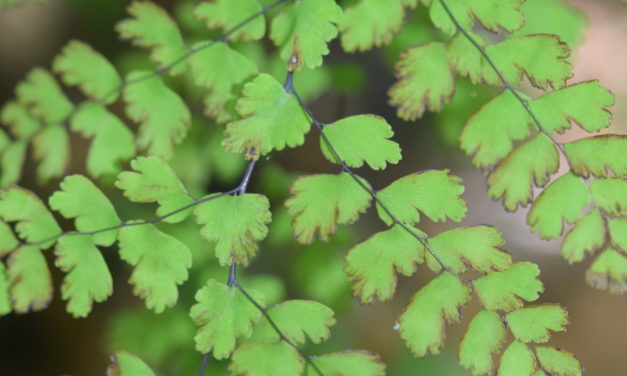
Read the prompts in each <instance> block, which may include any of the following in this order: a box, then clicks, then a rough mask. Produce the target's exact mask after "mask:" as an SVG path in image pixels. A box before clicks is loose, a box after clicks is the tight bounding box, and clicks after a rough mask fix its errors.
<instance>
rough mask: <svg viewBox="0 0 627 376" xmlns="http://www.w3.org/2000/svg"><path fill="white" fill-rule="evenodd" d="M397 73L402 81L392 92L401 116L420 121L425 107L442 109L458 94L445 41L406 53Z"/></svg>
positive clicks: (418, 47)
mask: <svg viewBox="0 0 627 376" xmlns="http://www.w3.org/2000/svg"><path fill="white" fill-rule="evenodd" d="M395 72H396V73H395V74H396V77H397V78H398V79H399V81H398V82H396V83H395V84H394V86H392V88H391V89H390V91H389V93H388V94H389V96H390V104H391V105H393V106H396V107H398V111H397V115H398V116H399V117H400V118H401V119H404V120H416V119H418V118H420V117H422V115H423V114H424V111H425V109H428V110H429V111H441V110H442V107H443V105H444V103H446V102H450V100H451V99H452V98H453V94H454V93H455V79H454V76H453V72H451V69H450V68H449V64H448V57H447V52H446V47H445V45H444V44H442V43H436V42H432V43H428V44H424V45H420V46H416V47H412V48H410V49H408V50H407V51H405V52H403V54H402V55H401V58H400V60H399V62H398V63H397V64H396V69H395Z"/></svg>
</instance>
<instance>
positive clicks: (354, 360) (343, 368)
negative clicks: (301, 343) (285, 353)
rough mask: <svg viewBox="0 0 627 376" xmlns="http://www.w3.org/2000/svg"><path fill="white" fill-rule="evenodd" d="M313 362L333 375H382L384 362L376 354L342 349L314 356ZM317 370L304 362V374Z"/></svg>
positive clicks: (324, 371) (327, 373) (323, 370)
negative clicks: (341, 350)
mask: <svg viewBox="0 0 627 376" xmlns="http://www.w3.org/2000/svg"><path fill="white" fill-rule="evenodd" d="M311 360H312V361H313V362H314V364H315V365H316V366H317V367H318V368H319V369H320V370H321V371H322V372H323V373H324V374H325V375H333V376H351V375H360V376H384V375H385V364H383V363H382V362H381V360H380V359H379V357H378V356H377V355H373V354H370V353H368V352H365V351H343V352H336V353H331V354H324V355H320V356H314V357H312V358H311ZM316 374H317V372H316V371H315V370H314V369H313V368H312V367H311V365H309V364H306V368H305V376H314V375H316Z"/></svg>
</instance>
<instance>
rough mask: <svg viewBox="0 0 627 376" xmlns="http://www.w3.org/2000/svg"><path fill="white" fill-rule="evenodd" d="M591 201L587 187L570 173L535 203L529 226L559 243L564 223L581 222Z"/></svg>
mask: <svg viewBox="0 0 627 376" xmlns="http://www.w3.org/2000/svg"><path fill="white" fill-rule="evenodd" d="M626 195H627V193H626ZM589 201H590V198H589V193H588V187H586V184H585V183H584V182H583V181H582V180H581V178H579V177H578V176H577V175H575V174H573V173H572V172H568V173H566V174H564V175H562V176H561V177H559V178H558V179H556V180H555V181H553V182H552V183H551V184H549V186H548V187H547V188H546V189H545V190H544V191H543V192H542V193H541V194H540V196H539V197H538V198H537V199H536V200H535V202H534V203H533V204H532V205H531V210H530V211H529V215H528V216H527V223H529V226H531V231H540V237H541V238H542V239H557V238H559V237H561V236H562V232H563V230H564V221H566V222H567V223H574V222H575V221H576V220H578V219H579V218H581V217H582V215H583V209H584V208H585V207H586V205H588V202H589Z"/></svg>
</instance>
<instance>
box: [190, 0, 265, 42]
mask: <svg viewBox="0 0 627 376" xmlns="http://www.w3.org/2000/svg"><path fill="white" fill-rule="evenodd" d="M262 9H263V7H262V6H261V4H260V3H259V1H257V0H210V1H202V2H199V3H198V5H197V6H196V8H194V16H196V18H198V19H199V20H201V21H202V22H204V23H205V24H206V25H207V27H208V28H209V29H222V31H223V32H224V33H226V32H229V31H231V29H233V28H234V27H236V26H239V24H240V23H242V22H244V21H245V20H247V19H248V17H251V16H252V15H254V14H256V13H259V12H261V11H262ZM265 32H266V22H265V19H264V17H263V16H261V17H257V18H255V19H254V20H251V21H250V23H248V24H247V25H246V26H244V27H242V28H241V29H240V30H238V31H236V32H235V33H233V34H232V35H231V36H230V37H229V40H231V41H236V40H238V39H239V40H243V41H251V40H256V39H260V38H262V37H263V36H264V34H265Z"/></svg>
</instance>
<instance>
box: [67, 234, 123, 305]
mask: <svg viewBox="0 0 627 376" xmlns="http://www.w3.org/2000/svg"><path fill="white" fill-rule="evenodd" d="M55 255H56V256H57V260H56V261H55V265H56V266H58V267H59V268H60V269H61V270H63V271H64V272H66V273H67V274H66V276H65V278H64V279H63V284H62V285H61V297H62V298H63V300H67V301H68V303H67V311H68V312H69V313H71V314H72V316H74V317H87V315H88V314H89V312H90V311H91V307H92V303H93V302H103V301H105V300H107V298H108V297H109V296H111V294H112V293H113V280H112V278H111V273H110V272H109V268H108V267H107V264H106V263H105V260H104V258H103V257H102V254H100V251H99V250H98V248H96V246H95V244H94V242H93V241H92V239H91V237H89V236H66V237H63V238H60V239H59V242H58V243H57V247H56V249H55Z"/></svg>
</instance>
